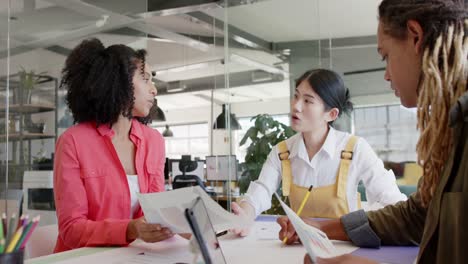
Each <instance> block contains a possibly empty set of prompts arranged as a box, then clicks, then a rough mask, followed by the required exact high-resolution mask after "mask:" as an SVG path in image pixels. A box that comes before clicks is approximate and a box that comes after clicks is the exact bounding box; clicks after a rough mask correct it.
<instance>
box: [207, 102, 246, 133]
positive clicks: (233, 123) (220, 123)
mask: <svg viewBox="0 0 468 264" xmlns="http://www.w3.org/2000/svg"><path fill="white" fill-rule="evenodd" d="M227 112H229V123H230V129H232V130H240V129H241V125H240V124H239V121H237V118H236V116H235V115H234V114H232V113H231V111H230V105H228V104H223V111H222V112H221V114H219V116H218V117H217V118H216V121H215V123H214V124H213V129H227V128H228V125H227V122H226V121H228V120H226V119H227Z"/></svg>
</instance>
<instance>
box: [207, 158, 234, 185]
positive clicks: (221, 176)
mask: <svg viewBox="0 0 468 264" xmlns="http://www.w3.org/2000/svg"><path fill="white" fill-rule="evenodd" d="M237 166H238V161H237V160H236V156H235V155H219V156H207V157H206V180H208V181H229V180H231V181H237Z"/></svg>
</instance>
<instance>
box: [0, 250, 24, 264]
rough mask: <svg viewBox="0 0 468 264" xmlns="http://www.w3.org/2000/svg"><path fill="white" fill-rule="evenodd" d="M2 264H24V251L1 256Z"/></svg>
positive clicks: (0, 261)
mask: <svg viewBox="0 0 468 264" xmlns="http://www.w3.org/2000/svg"><path fill="white" fill-rule="evenodd" d="M0 263H1V264H23V263H24V250H18V251H14V252H11V253H4V254H0Z"/></svg>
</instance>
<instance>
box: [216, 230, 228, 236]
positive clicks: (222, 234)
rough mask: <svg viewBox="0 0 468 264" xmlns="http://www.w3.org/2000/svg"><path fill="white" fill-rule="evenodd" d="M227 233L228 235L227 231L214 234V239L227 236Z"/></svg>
mask: <svg viewBox="0 0 468 264" xmlns="http://www.w3.org/2000/svg"><path fill="white" fill-rule="evenodd" d="M227 233H228V231H227V230H224V231H221V232H219V233H216V237H220V236H224V235H225V234H227Z"/></svg>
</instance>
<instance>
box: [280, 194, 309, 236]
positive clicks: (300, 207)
mask: <svg viewBox="0 0 468 264" xmlns="http://www.w3.org/2000/svg"><path fill="white" fill-rule="evenodd" d="M312 188H314V186H313V185H311V186H310V187H309V190H308V191H307V193H306V195H305V196H304V199H302V203H301V206H299V210H297V216H301V213H302V210H303V209H304V206H305V204H306V202H307V200H308V199H309V196H310V193H311V192H312ZM286 242H288V237H285V238H284V239H283V244H286Z"/></svg>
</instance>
